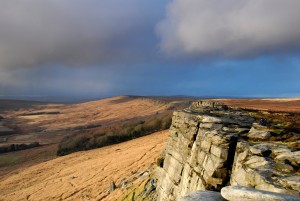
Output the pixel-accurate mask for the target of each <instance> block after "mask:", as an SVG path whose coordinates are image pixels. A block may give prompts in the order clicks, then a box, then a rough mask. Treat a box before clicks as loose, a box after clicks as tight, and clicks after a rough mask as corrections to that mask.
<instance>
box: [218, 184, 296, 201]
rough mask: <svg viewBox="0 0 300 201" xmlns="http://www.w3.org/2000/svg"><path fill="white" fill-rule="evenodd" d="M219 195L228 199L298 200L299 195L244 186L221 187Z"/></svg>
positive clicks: (261, 200)
mask: <svg viewBox="0 0 300 201" xmlns="http://www.w3.org/2000/svg"><path fill="white" fill-rule="evenodd" d="M221 195H222V196H223V198H225V199H226V200H229V201H253V200H255V201H300V197H296V196H292V195H288V194H282V193H273V192H269V191H262V190H257V189H254V188H249V187H244V186H227V187H224V188H222V189H221Z"/></svg>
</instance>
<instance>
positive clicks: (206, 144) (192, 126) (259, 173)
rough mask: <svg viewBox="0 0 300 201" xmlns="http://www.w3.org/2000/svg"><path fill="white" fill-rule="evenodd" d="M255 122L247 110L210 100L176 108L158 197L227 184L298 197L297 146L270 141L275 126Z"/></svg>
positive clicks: (168, 197)
mask: <svg viewBox="0 0 300 201" xmlns="http://www.w3.org/2000/svg"><path fill="white" fill-rule="evenodd" d="M256 121H257V120H256V119H255V115H253V114H252V113H251V112H248V111H244V110H241V109H237V108H231V107H228V106H226V105H222V104H220V103H215V102H208V101H199V102H195V103H193V104H192V105H191V107H190V108H188V109H185V110H184V111H176V112H174V115H173V119H172V125H171V128H170V137H169V141H168V145H167V147H166V151H165V159H164V165H163V168H160V169H159V170H158V178H159V181H158V186H157V192H158V200H179V198H180V197H183V196H185V195H186V194H188V193H190V192H192V191H196V190H210V191H220V189H221V188H222V187H224V186H228V185H241V186H247V187H253V188H257V189H261V190H268V191H273V192H281V193H287V194H292V195H296V196H299V191H300V188H299V185H300V177H299V172H297V171H298V170H299V163H300V162H299V161H300V160H299V151H297V150H291V149H290V148H289V147H288V145H286V144H284V143H280V142H276V143H275V142H269V141H268V140H269V139H270V138H271V137H272V136H273V135H275V134H276V133H274V130H272V129H274V126H273V127H272V129H271V127H270V126H261V125H258V124H257V123H255V122H256ZM295 135H297V134H295Z"/></svg>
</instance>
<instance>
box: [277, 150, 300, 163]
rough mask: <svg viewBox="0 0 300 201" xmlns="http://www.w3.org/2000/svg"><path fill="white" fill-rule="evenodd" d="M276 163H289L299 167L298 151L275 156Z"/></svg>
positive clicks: (299, 156) (299, 157)
mask: <svg viewBox="0 0 300 201" xmlns="http://www.w3.org/2000/svg"><path fill="white" fill-rule="evenodd" d="M275 160H277V161H289V162H290V163H291V164H292V165H295V166H299V164H300V151H295V152H284V153H282V154H279V155H278V156H276V158H275Z"/></svg>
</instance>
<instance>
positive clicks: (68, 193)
mask: <svg viewBox="0 0 300 201" xmlns="http://www.w3.org/2000/svg"><path fill="white" fill-rule="evenodd" d="M167 136H168V132H166V131H163V132H158V133H155V134H152V135H149V136H145V137H141V138H138V139H135V140H131V141H128V142H125V143H121V144H118V145H112V146H108V147H104V148H101V149H97V150H91V151H86V152H78V153H74V154H71V155H68V156H64V157H60V158H57V159H54V160H51V161H48V162H44V163H41V164H38V165H35V166H32V167H29V168H26V169H24V170H19V171H15V172H11V173H10V174H8V175H7V176H5V177H2V178H1V183H0V192H1V195H0V200H15V201H17V200H26V199H28V200H61V199H63V200H100V199H102V200H108V201H110V200H115V199H116V198H117V197H119V196H120V195H122V194H124V192H123V190H117V191H114V192H113V193H111V194H110V193H109V192H108V190H109V184H110V182H111V181H115V182H116V183H117V184H119V183H120V181H121V180H122V179H125V178H129V177H131V176H132V175H133V174H134V173H136V172H143V171H145V170H146V169H147V168H148V167H149V165H150V164H151V163H154V162H155V160H156V158H157V157H158V156H159V154H160V152H161V150H162V148H163V147H164V146H165V143H166V139H167Z"/></svg>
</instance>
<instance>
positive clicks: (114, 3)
mask: <svg viewBox="0 0 300 201" xmlns="http://www.w3.org/2000/svg"><path fill="white" fill-rule="evenodd" d="M299 9H300V1H299V0H285V1H282V0H226V1H217V0H153V1H148V0H128V1H126V2H124V1H122V0H102V1H98V0H84V1H82V0H72V1H70V0H43V1H40V0H26V1H24V0H14V1H11V0H2V1H1V2H0V98H1V97H9V96H21V97H24V96H29V97H30V96H34V97H39V96H53V97H58V96H70V97H83V98H89V97H91V98H96V97H105V96H111V95H121V94H136V95H174V94H175V95H178V94H180V95H193V96H197V95H199V96H205V95H209V96H221V95H222V96H226V95H228V96H299V95H300V90H299V89H300V80H299V79H298V78H297V77H295V75H297V74H299V73H300V58H299V53H300V20H299V19H300V12H299ZM216 69H218V70H216ZM259 69H261V70H259ZM212 72H213V73H212ZM274 78H276V79H274ZM278 80H280V82H278ZM241 83H244V85H243V84H241ZM253 83H255V84H256V85H255V84H253ZM257 83H269V85H265V84H262V85H260V84H257ZM279 83H280V84H281V85H279ZM248 85H249V86H248ZM222 86H226V87H223V88H222ZM236 86H243V88H240V89H239V88H236ZM70 99H72V98H70Z"/></svg>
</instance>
